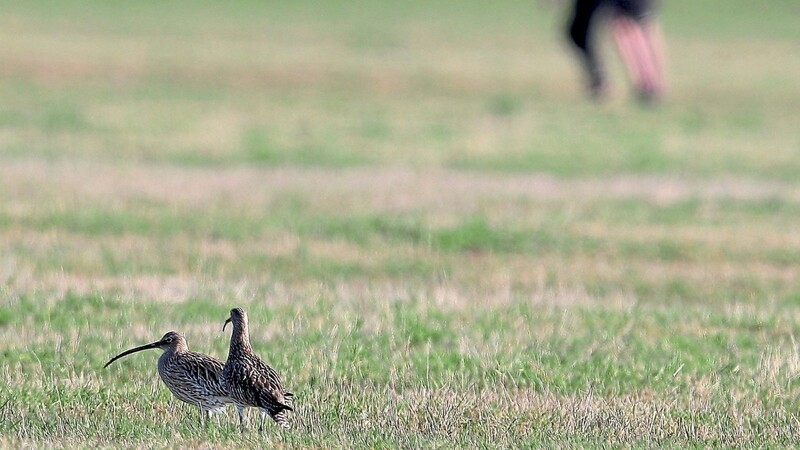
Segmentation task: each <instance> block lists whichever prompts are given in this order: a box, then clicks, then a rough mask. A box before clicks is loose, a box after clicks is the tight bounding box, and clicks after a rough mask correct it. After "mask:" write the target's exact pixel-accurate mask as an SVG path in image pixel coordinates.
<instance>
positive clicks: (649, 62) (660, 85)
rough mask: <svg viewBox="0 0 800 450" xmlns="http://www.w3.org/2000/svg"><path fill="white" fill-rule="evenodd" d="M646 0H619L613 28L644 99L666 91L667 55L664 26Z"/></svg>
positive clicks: (636, 88) (619, 46) (636, 87)
mask: <svg viewBox="0 0 800 450" xmlns="http://www.w3.org/2000/svg"><path fill="white" fill-rule="evenodd" d="M645 4H646V2H636V1H620V2H618V3H617V11H616V12H615V13H614V16H613V17H612V19H611V29H612V34H613V35H614V41H615V43H616V44H617V49H618V50H619V54H620V57H621V58H622V61H623V63H624V65H625V68H626V70H627V71H628V76H629V77H630V79H631V83H633V86H634V89H635V90H636V91H637V93H638V94H639V96H640V98H641V99H642V100H644V101H652V100H657V99H659V98H660V97H661V96H662V95H663V92H664V75H663V56H662V48H661V45H662V44H661V40H660V39H661V37H660V34H659V33H660V29H659V28H658V24H657V23H656V20H655V18H653V17H652V15H651V13H650V11H649V10H647V9H645V8H646V5H645Z"/></svg>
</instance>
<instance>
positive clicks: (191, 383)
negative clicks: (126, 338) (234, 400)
mask: <svg viewBox="0 0 800 450" xmlns="http://www.w3.org/2000/svg"><path fill="white" fill-rule="evenodd" d="M151 348H160V349H161V350H163V351H164V353H162V354H161V357H159V358H158V375H159V376H160V377H161V381H163V382H164V384H165V385H166V386H167V389H169V390H170V392H172V395H174V396H175V397H176V398H177V399H178V400H181V401H183V402H186V403H189V404H192V405H194V406H197V407H198V408H200V415H201V420H202V419H203V418H205V417H209V416H210V415H211V412H223V411H224V409H225V404H226V403H231V400H230V398H229V397H228V393H227V391H226V390H225V389H224V388H223V386H222V370H223V368H224V364H223V363H222V361H220V360H218V359H217V358H214V357H212V356H208V355H204V354H202V353H197V352H192V351H189V347H188V345H187V344H186V339H184V337H183V336H181V335H180V334H178V333H176V332H174V331H170V332H168V333H167V334H165V335H164V337H162V338H161V340H159V341H156V342H153V343H150V344H147V345H142V346H140V347H135V348H132V349H130V350H126V351H124V352H122V353H120V354H119V355H117V356H115V357H113V358H111V359H110V360H109V361H108V362H107V363H106V365H105V366H103V367H104V368H105V367H108V366H109V364H111V363H113V362H114V361H116V360H117V359H119V358H122V357H123V356H125V355H129V354H131V353H135V352H140V351H142V350H147V349H151Z"/></svg>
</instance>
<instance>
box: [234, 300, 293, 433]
mask: <svg viewBox="0 0 800 450" xmlns="http://www.w3.org/2000/svg"><path fill="white" fill-rule="evenodd" d="M228 323H232V324H233V333H232V334H231V346H230V349H229V350H228V359H227V360H226V361H225V368H224V369H223V371H222V386H223V387H224V388H225V389H226V390H227V392H228V395H229V396H230V398H231V400H232V401H233V403H234V404H235V405H236V409H237V411H238V412H239V424H240V425H241V427H242V428H243V429H244V415H243V413H244V408H245V407H246V406H251V407H254V408H259V409H260V410H261V427H260V428H259V429H263V427H264V418H265V417H266V415H269V416H270V417H271V418H272V420H274V421H275V422H276V423H277V424H278V425H280V426H282V427H283V428H289V419H288V418H287V417H286V411H292V407H291V403H292V400H293V399H294V395H293V394H292V393H291V392H288V391H286V390H285V389H284V388H283V384H282V383H281V379H280V377H279V376H278V373H277V372H275V370H274V369H273V368H272V367H270V366H268V365H267V364H266V363H264V361H262V360H261V359H259V357H258V356H256V354H255V353H253V348H252V347H251V346H250V330H249V327H248V323H247V313H245V312H244V310H243V309H241V308H234V309H232V310H231V314H230V317H228V319H227V320H225V324H224V325H223V326H222V330H223V331H225V326H227V325H228Z"/></svg>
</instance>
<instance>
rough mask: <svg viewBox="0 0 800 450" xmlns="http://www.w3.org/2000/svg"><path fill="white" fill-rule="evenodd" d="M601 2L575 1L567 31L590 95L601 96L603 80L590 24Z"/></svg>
mask: <svg viewBox="0 0 800 450" xmlns="http://www.w3.org/2000/svg"><path fill="white" fill-rule="evenodd" d="M602 2H603V0H575V2H574V3H573V8H572V14H571V16H570V20H569V23H568V24H567V25H568V26H567V30H568V34H569V39H570V41H571V42H572V44H573V45H574V46H575V47H576V49H577V50H578V54H579V58H580V60H581V64H582V65H583V68H584V70H585V72H586V74H587V78H588V84H589V89H590V93H591V94H592V95H593V96H600V95H602V94H603V91H604V88H605V79H604V75H603V68H602V66H601V64H600V60H599V58H598V55H597V50H596V48H595V44H594V37H593V33H592V22H593V18H594V16H595V13H596V12H597V10H598V8H599V6H600V4H601V3H602Z"/></svg>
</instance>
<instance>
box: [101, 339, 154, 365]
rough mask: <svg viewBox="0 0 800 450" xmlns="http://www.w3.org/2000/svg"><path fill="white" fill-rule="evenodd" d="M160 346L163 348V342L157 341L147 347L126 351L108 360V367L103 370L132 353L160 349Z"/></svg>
mask: <svg viewBox="0 0 800 450" xmlns="http://www.w3.org/2000/svg"><path fill="white" fill-rule="evenodd" d="M160 346H161V341H156V342H153V343H150V344H147V345H142V346H139V347H134V348H132V349H130V350H125V351H124V352H122V353H120V354H119V355H117V356H115V357H113V358H111V359H110V360H108V362H107V363H106V365H105V366H103V368H104V369H105V368H106V367H108V365H109V364H111V363H113V362H114V361H116V360H118V359H120V358H122V357H123V356H125V355H130V354H131V353H136V352H140V351H142V350H150V349H151V348H158V347H160Z"/></svg>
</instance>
